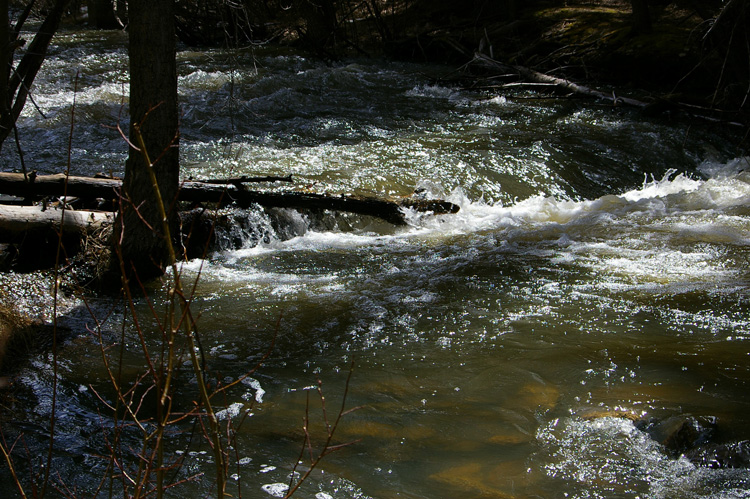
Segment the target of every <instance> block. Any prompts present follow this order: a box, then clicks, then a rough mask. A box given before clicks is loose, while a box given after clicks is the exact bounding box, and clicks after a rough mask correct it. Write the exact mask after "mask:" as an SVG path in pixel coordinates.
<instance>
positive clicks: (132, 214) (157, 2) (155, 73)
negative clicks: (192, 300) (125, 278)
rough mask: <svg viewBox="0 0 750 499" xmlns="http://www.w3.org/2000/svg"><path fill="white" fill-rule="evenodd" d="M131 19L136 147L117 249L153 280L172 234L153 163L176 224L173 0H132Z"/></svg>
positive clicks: (165, 259)
mask: <svg viewBox="0 0 750 499" xmlns="http://www.w3.org/2000/svg"><path fill="white" fill-rule="evenodd" d="M129 21H130V27H129V32H130V42H129V56H130V119H131V126H130V140H131V148H130V154H129V156H128V159H127V162H126V164H125V179H124V181H123V192H122V194H123V195H122V207H121V209H120V216H119V217H118V221H117V223H116V226H115V231H114V244H115V250H116V251H117V250H121V253H120V255H121V256H122V258H123V260H124V262H125V269H126V270H127V271H130V270H133V271H135V272H137V273H138V274H139V275H140V277H141V278H142V279H148V278H152V277H156V276H158V275H161V273H162V272H163V270H164V267H165V266H166V265H167V264H168V263H169V251H168V239H167V237H168V235H167V234H165V232H164V230H163V224H162V222H163V220H162V218H161V216H160V210H159V206H158V203H159V201H158V197H157V195H156V188H155V187H154V185H153V182H152V179H151V173H150V172H149V169H150V168H152V169H153V172H154V174H155V177H156V182H157V184H158V189H159V191H160V193H161V199H162V200H163V203H164V204H165V209H166V212H167V219H168V222H169V225H170V226H171V227H173V228H174V227H176V214H175V211H174V210H173V209H172V207H173V205H174V201H175V199H176V195H177V186H178V182H179V151H178V107H177V63H176V42H175V40H176V37H175V17H174V0H131V1H130V3H129ZM141 138H142V139H143V142H142V143H141V141H140V139H141ZM135 147H138V148H140V149H141V150H136V149H135Z"/></svg>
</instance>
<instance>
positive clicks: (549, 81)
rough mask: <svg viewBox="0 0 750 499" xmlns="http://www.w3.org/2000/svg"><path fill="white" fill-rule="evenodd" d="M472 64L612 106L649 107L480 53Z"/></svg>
mask: <svg viewBox="0 0 750 499" xmlns="http://www.w3.org/2000/svg"><path fill="white" fill-rule="evenodd" d="M472 63H473V64H477V65H479V66H482V67H485V68H490V69H496V70H499V71H503V72H505V73H513V74H517V75H518V76H519V77H520V78H521V79H522V80H524V81H526V82H531V83H536V84H540V85H544V86H547V87H553V88H555V89H557V90H560V91H562V92H568V93H571V94H577V95H585V96H587V97H594V98H596V99H603V100H607V101H610V102H612V104H614V105H625V106H631V107H637V108H641V109H645V108H646V107H647V106H648V105H649V103H647V102H643V101H640V100H637V99H631V98H628V97H622V96H618V95H615V93H614V92H612V93H609V94H608V93H606V92H602V91H601V90H597V89H595V88H589V87H586V86H584V85H579V84H578V83H574V82H572V81H570V80H566V79H563V78H557V77H555V76H550V75H548V74H545V73H540V72H538V71H534V70H533V69H529V68H527V67H524V66H515V65H511V64H505V63H502V62H500V61H497V60H495V59H492V58H491V57H489V56H486V55H484V54H481V53H475V54H474V59H473V60H472ZM510 85H513V84H510Z"/></svg>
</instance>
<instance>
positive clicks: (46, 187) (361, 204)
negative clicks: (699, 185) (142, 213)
mask: <svg viewBox="0 0 750 499" xmlns="http://www.w3.org/2000/svg"><path fill="white" fill-rule="evenodd" d="M282 179H285V177H282ZM226 181H228V182H229V183H226V184H225V183H224V182H226ZM242 182H243V181H242V180H241V179H226V180H220V181H212V182H201V181H186V182H183V183H182V184H181V185H180V190H179V194H178V199H179V200H180V201H187V202H191V203H216V204H217V205H219V206H226V205H229V204H232V203H236V204H237V205H239V206H243V207H247V206H250V205H252V204H259V205H261V206H265V207H269V208H297V209H305V210H333V211H345V212H350V213H356V214H360V215H369V216H373V217H378V218H382V219H384V220H387V221H388V222H391V223H393V224H396V225H404V224H405V223H406V218H405V213H404V209H413V210H415V211H420V212H432V213H434V214H446V213H456V212H457V211H458V209H459V207H458V206H457V205H455V204H453V203H450V202H448V201H442V200H417V199H410V198H406V199H401V200H398V201H392V200H387V199H381V198H376V197H364V196H344V195H329V194H319V193H309V192H300V191H279V192H264V191H254V190H249V189H246V188H245V187H244V185H243V184H242ZM121 186H122V181H121V180H118V179H102V178H90V177H73V176H68V177H66V176H65V175H64V174H57V175H38V176H35V177H34V179H33V182H27V181H26V180H25V179H24V176H23V174H21V173H0V194H10V195H13V196H18V197H22V198H26V199H30V198H35V197H40V196H58V197H59V196H64V195H65V196H74V197H80V198H89V199H94V198H100V199H105V200H114V199H117V198H118V197H119V191H120V187H121Z"/></svg>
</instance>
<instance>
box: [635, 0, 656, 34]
mask: <svg viewBox="0 0 750 499" xmlns="http://www.w3.org/2000/svg"><path fill="white" fill-rule="evenodd" d="M630 4H631V5H632V6H633V29H634V30H635V31H636V33H651V13H650V12H649V11H648V0H630Z"/></svg>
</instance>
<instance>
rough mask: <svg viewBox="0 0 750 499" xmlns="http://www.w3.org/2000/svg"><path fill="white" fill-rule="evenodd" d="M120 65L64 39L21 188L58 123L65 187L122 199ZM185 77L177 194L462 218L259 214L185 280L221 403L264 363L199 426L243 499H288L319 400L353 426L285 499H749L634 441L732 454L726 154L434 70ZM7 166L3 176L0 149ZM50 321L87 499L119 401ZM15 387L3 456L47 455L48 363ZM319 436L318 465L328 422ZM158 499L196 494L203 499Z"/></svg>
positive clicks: (733, 305)
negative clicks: (224, 436)
mask: <svg viewBox="0 0 750 499" xmlns="http://www.w3.org/2000/svg"><path fill="white" fill-rule="evenodd" d="M125 43H126V38H125V35H123V34H121V33H104V32H95V31H75V32H66V33H63V34H61V35H59V36H58V37H56V39H55V45H54V47H53V50H52V54H51V57H50V59H49V61H48V62H47V63H46V65H45V67H44V68H43V70H42V73H41V74H40V76H39V77H38V79H37V82H36V84H35V87H36V88H35V91H34V92H33V95H34V99H35V102H36V105H37V106H38V107H39V109H40V110H41V111H42V112H43V113H44V116H42V115H41V114H40V113H39V112H37V110H36V109H35V108H34V106H32V105H27V108H26V110H25V112H24V116H23V118H22V120H21V123H20V132H21V145H22V147H23V148H24V152H25V160H26V163H27V168H30V169H37V170H39V171H40V172H43V173H47V172H49V173H53V172H58V171H62V170H64V168H65V165H66V164H67V155H68V147H67V144H68V137H69V135H70V133H71V132H70V130H71V127H70V119H71V106H72V104H73V102H74V101H75V126H74V128H73V132H72V144H73V146H72V149H71V151H70V154H71V158H72V172H73V173H75V174H84V175H90V174H94V173H97V172H106V173H114V174H122V169H123V164H124V159H125V157H126V154H127V150H126V147H125V144H124V142H123V140H122V138H121V137H120V136H119V134H118V132H117V131H116V130H115V129H114V126H115V125H116V124H118V123H121V124H124V123H125V122H126V118H125V116H127V108H126V101H127V99H125V98H124V97H123V95H124V93H125V92H126V88H127V57H126V53H125V51H124V47H125ZM178 60H179V73H180V79H179V82H180V99H181V106H182V118H181V122H182V124H181V161H182V168H183V176H184V177H185V178H187V177H194V178H204V177H208V176H212V177H218V176H225V175H288V174H292V175H294V177H295V179H296V182H297V185H300V186H305V188H306V189H309V190H311V191H314V192H332V193H360V194H362V193H364V194H376V195H380V196H407V195H410V194H411V193H413V192H414V191H415V190H417V189H419V190H420V192H422V193H425V194H427V195H430V196H435V197H441V198H445V199H448V200H450V201H452V202H454V203H456V204H458V205H459V206H460V207H461V210H460V212H458V213H457V214H454V215H445V216H430V215H417V214H410V215H409V218H408V219H409V224H408V226H407V227H402V228H399V227H393V226H391V225H389V224H387V223H385V222H380V221H378V220H375V219H365V218H360V217H354V216H351V215H341V214H339V215H335V214H328V215H325V216H319V215H313V214H305V213H296V212H291V211H283V212H276V213H273V214H271V215H269V214H268V213H266V212H263V211H262V210H250V211H249V212H248V213H247V216H246V218H247V220H248V222H247V224H246V226H245V230H244V231H242V232H241V234H240V236H241V237H244V240H245V241H246V243H245V244H244V245H243V247H241V248H239V249H237V248H233V247H227V249H225V250H221V251H217V252H215V253H213V254H211V255H207V257H206V258H205V259H200V260H193V261H189V262H186V263H184V265H183V266H182V273H183V276H184V277H185V278H186V279H187V280H188V281H191V280H194V279H197V282H198V284H197V291H196V297H195V299H194V303H193V307H194V309H195V310H197V311H199V314H200V318H199V319H198V329H199V332H200V335H201V341H202V344H203V349H204V352H205V355H206V362H207V365H208V368H209V371H210V373H211V375H212V376H214V377H215V378H216V379H218V380H224V382H231V381H233V380H236V379H237V378H238V377H240V376H242V375H243V374H245V373H247V372H248V371H249V370H250V369H252V368H253V367H255V366H256V364H257V363H258V362H259V361H260V359H261V358H262V357H263V355H264V354H265V353H266V352H267V351H268V350H269V348H270V347H271V345H272V344H273V348H272V349H271V350H270V354H269V356H268V358H267V359H266V360H265V361H264V362H263V365H262V366H261V367H260V368H259V369H258V370H257V371H255V372H253V373H252V375H251V377H250V378H246V379H245V380H244V382H243V383H240V384H239V385H238V386H236V387H234V388H233V390H230V391H228V392H227V393H226V394H225V396H224V397H223V398H222V399H221V401H218V400H217V401H215V403H217V404H218V407H217V408H218V409H225V410H224V412H222V413H221V415H222V416H223V417H225V418H235V419H236V420H237V423H238V424H239V420H240V419H242V424H241V426H239V427H238V429H237V432H236V435H235V445H234V447H233V449H232V455H233V463H235V464H233V468H232V470H230V475H232V478H231V480H230V482H231V483H230V491H234V492H232V493H236V488H237V486H238V485H240V484H241V488H242V493H243V496H244V497H254V498H255V497H261V498H262V497H273V496H274V495H276V496H278V494H279V490H281V489H282V488H283V487H282V486H281V485H279V484H283V483H286V482H288V477H289V473H290V472H291V470H292V467H293V466H294V463H295V462H296V460H297V459H298V457H299V454H300V449H301V445H302V439H303V431H302V422H303V417H304V416H305V412H306V409H305V404H306V402H305V400H306V396H307V394H309V393H312V395H313V397H312V399H313V401H314V400H316V396H315V392H314V390H312V389H311V387H314V386H316V384H317V382H318V380H320V381H321V383H322V387H323V391H324V393H325V395H326V400H327V409H328V411H329V413H330V414H329V416H331V417H333V416H334V415H335V414H334V413H338V410H339V407H340V405H341V400H342V397H343V396H344V395H346V397H347V398H346V407H347V408H351V407H359V408H358V409H357V410H356V411H354V412H351V413H349V414H346V415H345V416H344V417H343V418H342V420H341V422H340V424H339V426H338V428H337V432H336V435H335V439H334V443H336V444H339V443H345V442H352V444H351V445H350V446H347V447H344V448H342V449H340V450H338V451H337V452H334V453H332V454H330V455H328V456H326V457H325V458H324V459H323V461H322V462H321V463H320V465H319V468H318V469H317V471H316V472H315V473H313V474H312V475H311V477H310V479H309V480H308V481H307V482H306V483H305V485H304V486H303V488H302V489H301V490H300V492H299V493H298V495H299V497H310V498H312V497H315V498H317V499H326V498H337V499H338V498H367V497H371V498H391V497H405V498H455V497H467V498H468V497H491V498H505V497H513V498H532V497H544V498H563V497H575V498H613V497H617V498H739V497H750V471H749V470H748V469H747V467H743V466H739V467H722V468H718V467H710V466H699V465H697V464H696V463H695V462H692V461H690V460H689V459H688V458H687V457H685V456H684V455H680V453H679V452H677V453H675V452H670V449H669V448H667V447H665V446H664V445H661V444H660V443H658V442H657V441H656V439H655V438H653V434H650V433H649V432H647V431H646V430H645V429H644V428H645V427H644V422H647V421H652V422H655V423H652V424H658V422H660V421H669V420H670V418H672V419H673V418H685V420H686V421H708V420H711V421H712V422H713V423H715V431H714V434H713V436H712V437H711V438H712V442H715V443H716V444H729V445H739V444H742V443H743V442H745V441H746V440H748V439H750V396H748V393H749V392H748V389H749V388H750V358H749V356H750V343H748V340H750V306H749V305H750V296H749V295H748V289H749V287H750V274H749V273H748V263H749V261H748V260H749V259H750V167H749V166H750V163H748V159H747V158H744V157H742V156H741V154H740V153H739V148H738V147H737V144H738V143H739V138H738V137H737V136H736V135H735V132H733V131H731V130H725V129H723V128H722V127H720V126H717V125H713V124H707V123H701V122H696V121H689V120H685V119H682V118H679V117H672V116H662V117H658V118H650V119H647V118H644V117H643V116H642V115H640V114H638V113H637V112H635V111H632V110H628V109H622V108H613V107H612V106H611V105H607V104H606V103H598V102H592V101H588V100H577V99H565V98H550V97H549V96H545V95H537V94H533V93H528V94H516V95H503V94H498V93H492V92H488V91H476V90H474V91H472V90H465V89H461V88H457V87H455V86H453V85H450V84H448V83H447V82H446V81H444V80H441V79H440V77H443V76H447V75H450V74H451V73H452V71H454V68H450V67H445V66H439V65H424V64H411V63H401V62H385V61H378V60H349V61H341V62H338V63H335V64H325V63H323V62H320V61H316V60H313V59H309V58H306V57H305V56H304V55H302V54H299V53H294V52H291V51H288V50H281V49H277V48H272V47H262V46H259V47H254V48H247V49H236V50H231V51H226V50H204V51H192V50H188V49H186V48H184V47H182V48H181V50H180V52H179V55H178ZM76 75H77V76H76ZM2 165H3V166H2V169H3V170H4V171H8V170H10V169H13V168H18V167H19V163H18V159H17V154H16V153H15V150H14V145H13V144H12V142H11V141H8V142H6V144H5V145H4V148H3V153H2ZM29 280H33V277H32V276H6V277H4V282H5V283H11V285H13V284H12V283H14V282H15V283H24V284H22V285H14V290H13V293H18V294H19V296H21V294H22V293H23V292H24V291H25V292H27V294H28V290H29V289H34V288H33V285H30V284H28V281H29ZM39 286H41V285H39ZM151 291H152V293H154V294H155V295H158V294H159V293H160V290H159V289H158V286H154V288H153V289H152V290H151ZM27 298H28V297H27ZM20 299H21V298H19V300H20ZM28 299H30V298H28ZM87 301H88V304H89V307H90V308H91V310H92V311H93V313H94V314H99V315H98V318H99V319H100V320H101V321H102V326H101V331H102V334H103V335H104V337H105V338H114V339H113V340H112V341H115V339H116V338H118V337H119V334H120V325H121V321H120V320H119V319H118V318H117V314H116V313H115V314H113V315H112V316H106V314H107V313H108V311H110V310H111V308H112V307H115V308H117V306H118V305H117V303H118V302H117V300H116V299H114V298H108V297H107V296H89V297H87ZM29 306H30V307H31V305H29ZM139 306H140V307H141V308H142V310H143V311H144V313H146V314H147V313H148V312H147V307H146V305H145V304H143V303H141V304H140V305H139ZM63 310H64V313H62V314H61V316H60V318H59V320H60V322H61V324H63V325H65V326H67V327H69V328H70V329H71V331H72V335H71V337H70V338H68V339H67V340H66V342H65V343H64V344H63V345H62V346H61V348H60V367H59V371H60V381H59V384H58V387H57V389H58V397H57V401H56V403H57V416H58V421H57V425H56V430H55V431H56V435H57V442H58V443H57V445H56V447H55V449H56V450H55V458H54V461H53V462H54V463H55V467H56V469H55V470H54V471H55V473H56V474H57V475H56V476H55V480H58V481H59V483H65V484H67V485H68V486H70V487H73V486H75V487H77V488H78V490H79V492H81V493H84V495H85V492H86V491H89V493H90V491H91V490H93V489H94V488H95V487H96V485H97V484H98V480H99V479H100V478H101V476H102V473H103V472H104V467H105V463H104V461H103V460H102V459H101V458H100V457H98V456H99V454H100V453H101V451H102V449H101V445H102V443H101V435H102V431H103V428H106V423H104V422H103V420H102V417H103V416H102V414H103V412H104V411H105V408H104V407H103V405H102V403H101V401H100V400H99V398H98V396H97V395H96V394H97V393H106V391H107V390H108V388H107V386H108V379H107V378H106V376H105V374H104V371H103V368H102V365H101V354H100V352H99V349H98V347H97V346H96V342H95V341H94V339H93V335H92V334H91V333H90V332H89V330H91V329H94V330H95V329H96V328H95V325H94V321H93V320H92V319H91V317H90V316H89V313H88V311H87V309H86V308H85V307H83V306H82V305H81V303H80V301H79V300H77V299H70V300H69V301H66V302H65V304H64V306H63ZM105 317H106V320H105ZM125 334H126V336H127V337H128V338H131V339H132V335H133V333H132V332H129V331H126V333H125ZM136 343H137V342H132V343H131V348H130V349H129V350H128V352H126V355H125V358H126V360H128V361H129V364H128V365H127V368H126V369H127V370H128V372H132V373H133V376H135V373H136V372H139V370H140V369H142V364H143V360H142V359H141V358H140V357H139V351H140V350H139V348H138V347H137V344H136ZM350 366H353V370H352V373H351V381H350V384H349V387H348V390H347V389H346V380H347V377H348V376H349V370H350ZM179 383H180V387H179V388H178V393H179V394H181V395H182V396H183V397H184V400H183V401H182V402H181V403H183V404H189V403H190V401H191V400H195V397H196V395H195V392H194V385H193V384H191V381H190V379H183V380H182V381H179ZM17 384H18V386H19V388H18V390H17V400H16V405H15V406H14V411H13V414H14V417H15V418H16V419H14V420H12V421H10V422H7V421H6V422H5V423H3V429H4V431H5V432H6V433H7V434H8V438H10V437H13V436H16V435H18V434H19V433H21V432H24V434H25V435H26V439H27V445H28V448H29V449H30V452H31V453H32V454H36V453H37V452H38V453H40V455H41V453H46V450H44V449H45V447H44V445H45V444H44V441H45V440H44V438H43V437H44V434H45V431H46V430H45V428H46V424H47V423H46V420H47V418H48V417H49V414H50V400H51V390H52V386H53V384H52V375H51V365H50V362H49V357H48V356H46V355H41V354H40V355H38V356H35V357H33V358H32V359H31V360H30V362H29V364H28V365H27V366H26V367H24V369H23V370H22V372H21V373H20V375H19V379H18V380H17ZM309 413H310V416H311V418H312V422H311V425H310V427H311V432H313V436H314V438H316V439H317V440H316V442H317V443H318V445H319V444H320V442H321V439H322V431H321V427H320V426H321V425H322V422H321V421H320V418H321V416H320V413H321V408H320V404H319V403H318V404H312V406H311V408H310V409H309ZM246 416H247V417H246ZM691 416H692V417H693V418H695V419H690V417H691ZM181 431H184V432H185V433H186V434H189V433H190V428H189V427H187V428H181ZM181 435H182V434H181ZM174 438H175V439H176V440H179V439H180V438H183V437H182V436H175V437H174ZM206 449H207V446H206V445H205V444H202V443H201V442H200V439H199V438H196V439H195V440H194V441H192V442H188V443H185V445H184V446H183V447H182V448H177V449H176V450H175V452H178V453H179V452H188V454H189V457H188V458H187V460H186V464H185V468H184V470H183V472H184V473H186V476H188V475H190V474H193V473H200V472H205V473H207V474H208V476H210V474H211V464H210V462H211V458H210V452H209V453H206ZM4 471H7V469H4ZM8 480H9V477H8V476H7V474H6V475H5V478H3V479H2V483H4V484H5V485H4V487H5V488H6V490H10V489H9V488H8V487H10V485H8ZM176 490H178V491H180V492H175V494H176V495H178V496H180V497H184V496H185V494H187V495H190V496H193V495H194V496H199V495H200V496H202V495H206V494H210V492H209V491H210V489H209V480H207V479H205V480H198V481H197V482H195V483H193V482H191V483H186V484H183V485H181V486H179V487H178V488H177V489H176Z"/></svg>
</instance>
